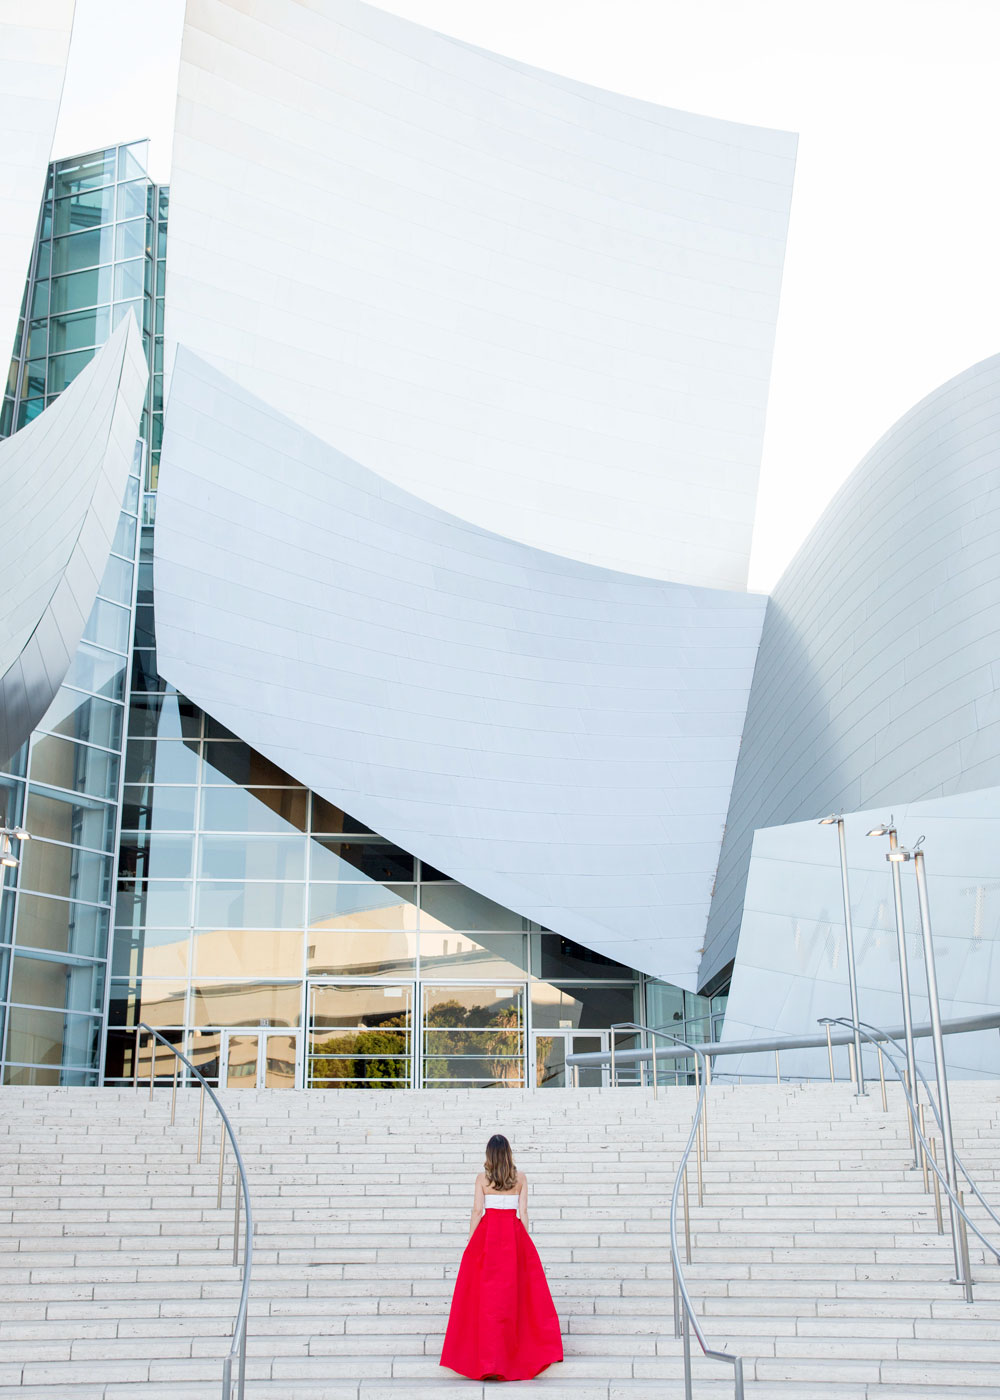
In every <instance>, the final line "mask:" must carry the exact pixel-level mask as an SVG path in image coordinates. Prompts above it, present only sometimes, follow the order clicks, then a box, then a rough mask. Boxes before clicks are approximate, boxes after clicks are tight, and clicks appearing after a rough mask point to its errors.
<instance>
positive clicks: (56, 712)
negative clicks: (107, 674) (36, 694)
mask: <svg viewBox="0 0 1000 1400" xmlns="http://www.w3.org/2000/svg"><path fill="white" fill-rule="evenodd" d="M124 714H125V712H124V710H123V709H122V706H121V705H114V704H112V703H111V701H110V700H102V699H98V698H96V697H95V696H92V695H84V694H83V693H82V692H81V691H79V690H70V689H68V688H67V687H66V686H63V687H62V689H61V690H60V691H59V692H58V694H57V695H56V698H55V699H54V700H53V702H52V704H51V705H50V706H49V708H48V710H47V712H46V714H45V716H44V718H43V719H42V722H41V724H40V725H39V726H38V727H39V729H47V730H49V731H50V732H51V733H53V734H63V735H65V736H66V738H68V739H79V740H80V741H81V742H82V743H85V744H100V745H101V747H102V748H105V749H117V748H118V747H119V746H120V744H121V737H122V720H123V719H124Z"/></svg>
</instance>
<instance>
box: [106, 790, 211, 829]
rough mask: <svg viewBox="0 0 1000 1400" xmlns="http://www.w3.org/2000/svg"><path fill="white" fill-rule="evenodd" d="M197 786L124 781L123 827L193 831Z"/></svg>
mask: <svg viewBox="0 0 1000 1400" xmlns="http://www.w3.org/2000/svg"><path fill="white" fill-rule="evenodd" d="M197 801H198V789H197V788H195V787H152V786H149V785H148V784H145V783H126V784H125V801H124V805H123V807H122V826H123V827H124V828H125V829H127V830H135V831H193V830H194V817H195V808H196V806H197Z"/></svg>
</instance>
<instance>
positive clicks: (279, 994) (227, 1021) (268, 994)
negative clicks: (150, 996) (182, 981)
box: [192, 982, 302, 1026]
mask: <svg viewBox="0 0 1000 1400" xmlns="http://www.w3.org/2000/svg"><path fill="white" fill-rule="evenodd" d="M192 1000H193V1024H194V1025H196V1026H259V1025H262V1024H263V1025H266V1024H270V1025H272V1026H297V1025H298V1024H299V1017H300V1015H301V1012H302V983H301V982H294V983H289V982H214V983H213V982H199V983H198V985H197V986H194V987H192Z"/></svg>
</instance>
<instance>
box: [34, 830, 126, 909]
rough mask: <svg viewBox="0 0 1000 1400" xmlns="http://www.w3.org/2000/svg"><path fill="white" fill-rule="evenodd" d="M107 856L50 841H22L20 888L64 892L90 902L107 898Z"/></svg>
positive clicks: (41, 892) (108, 859)
mask: <svg viewBox="0 0 1000 1400" xmlns="http://www.w3.org/2000/svg"><path fill="white" fill-rule="evenodd" d="M111 867H112V861H111V857H110V856H105V855H98V853H97V852H96V851H87V850H81V849H80V848H79V847H77V846H59V845H55V844H53V843H52V842H51V841H42V840H39V839H37V838H36V839H33V840H31V841H27V842H25V845H24V852H23V854H22V856H21V888H22V889H25V890H32V891H34V892H35V893H36V894H51V895H57V896H62V897H63V898H65V897H66V896H67V895H68V896H69V898H70V899H82V900H87V901H89V902H90V903H91V904H108V903H110V900H111Z"/></svg>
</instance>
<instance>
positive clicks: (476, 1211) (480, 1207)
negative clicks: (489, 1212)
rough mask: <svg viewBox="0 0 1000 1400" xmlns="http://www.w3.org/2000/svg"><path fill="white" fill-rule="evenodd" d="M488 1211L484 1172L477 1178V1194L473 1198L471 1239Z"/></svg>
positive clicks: (470, 1221) (470, 1222) (470, 1225)
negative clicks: (484, 1189)
mask: <svg viewBox="0 0 1000 1400" xmlns="http://www.w3.org/2000/svg"><path fill="white" fill-rule="evenodd" d="M485 1211H486V1204H485V1193H484V1191H483V1175H482V1172H480V1174H479V1175H478V1176H477V1177H476V1192H475V1195H474V1196H473V1198H472V1216H471V1217H470V1220H469V1239H470V1240H471V1239H472V1236H473V1235H474V1234H475V1233H476V1226H477V1225H478V1224H479V1222H480V1220H482V1218H483V1215H484V1213H485Z"/></svg>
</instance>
